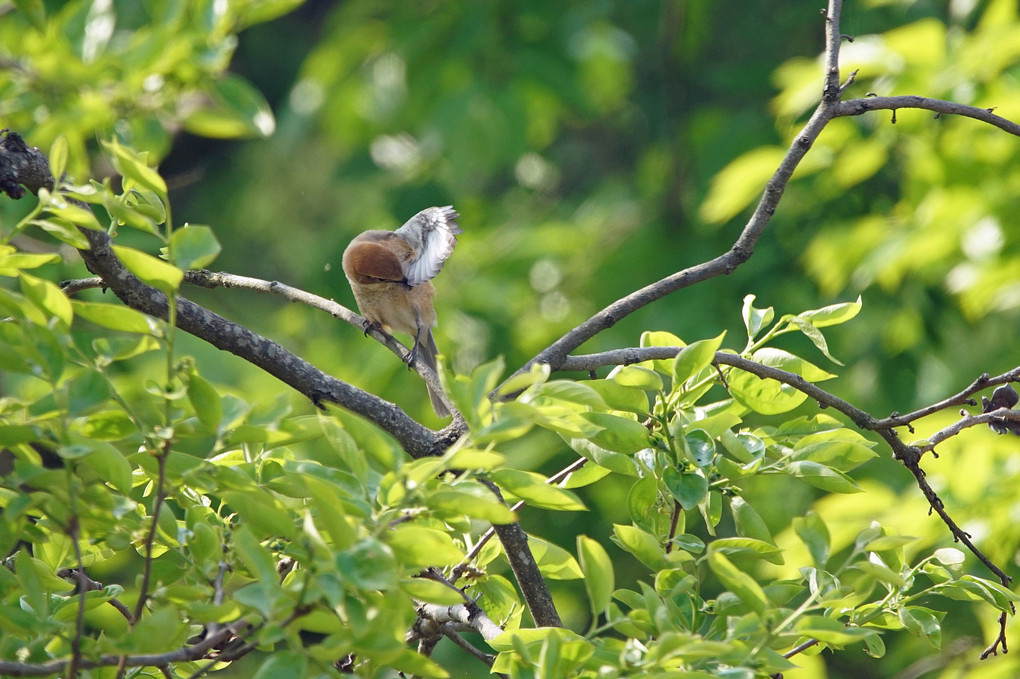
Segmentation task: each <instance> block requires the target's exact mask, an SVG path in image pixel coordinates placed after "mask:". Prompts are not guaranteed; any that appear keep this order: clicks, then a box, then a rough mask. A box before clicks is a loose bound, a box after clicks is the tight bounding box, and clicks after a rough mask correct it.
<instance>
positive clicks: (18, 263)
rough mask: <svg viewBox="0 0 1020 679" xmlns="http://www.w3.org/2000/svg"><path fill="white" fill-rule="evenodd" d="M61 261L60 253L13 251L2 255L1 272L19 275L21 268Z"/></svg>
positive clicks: (33, 267) (0, 257) (0, 256)
mask: <svg viewBox="0 0 1020 679" xmlns="http://www.w3.org/2000/svg"><path fill="white" fill-rule="evenodd" d="M59 261H60V256H59V255H43V254H36V253H24V252H13V253H10V254H5V255H0V272H2V274H3V275H5V276H14V275H17V274H18V272H19V271H20V270H21V269H35V268H37V267H40V266H44V265H46V264H55V263H56V262H59Z"/></svg>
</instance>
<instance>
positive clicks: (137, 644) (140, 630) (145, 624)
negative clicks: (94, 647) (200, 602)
mask: <svg viewBox="0 0 1020 679" xmlns="http://www.w3.org/2000/svg"><path fill="white" fill-rule="evenodd" d="M187 632H188V627H187V626H186V625H185V624H184V623H182V622H181V620H180V615H179V614H178V612H177V611H176V610H175V609H174V608H171V607H170V606H165V605H164V606H162V607H161V608H157V609H156V610H155V611H153V612H152V613H150V614H147V615H144V616H143V617H142V619H141V621H140V622H138V623H137V624H135V626H134V627H132V628H131V631H130V632H129V633H128V635H127V638H126V639H125V641H124V644H125V648H124V650H130V651H132V652H134V653H163V652H166V651H170V650H172V649H173V648H175V647H176V646H177V645H178V644H179V643H180V641H178V638H179V637H181V636H182V635H186V634H187Z"/></svg>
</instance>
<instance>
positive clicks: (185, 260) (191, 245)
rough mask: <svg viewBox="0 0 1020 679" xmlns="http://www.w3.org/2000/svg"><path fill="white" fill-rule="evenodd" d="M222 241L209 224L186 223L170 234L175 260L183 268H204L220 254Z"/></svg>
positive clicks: (171, 251) (172, 253)
mask: <svg viewBox="0 0 1020 679" xmlns="http://www.w3.org/2000/svg"><path fill="white" fill-rule="evenodd" d="M221 249H222V248H221V247H220V243H219V241H218V240H216V235H215V234H214V233H213V230H212V229H210V228H209V227H208V226H192V225H190V224H185V225H184V227H182V228H180V229H177V230H176V231H174V232H173V235H171V236H170V253H171V255H172V260H173V262H174V263H175V264H176V265H177V266H179V267H180V268H182V269H185V270H187V269H202V268H204V267H206V266H209V264H210V263H212V261H213V260H214V259H216V256H217V255H218V254H220V250H221Z"/></svg>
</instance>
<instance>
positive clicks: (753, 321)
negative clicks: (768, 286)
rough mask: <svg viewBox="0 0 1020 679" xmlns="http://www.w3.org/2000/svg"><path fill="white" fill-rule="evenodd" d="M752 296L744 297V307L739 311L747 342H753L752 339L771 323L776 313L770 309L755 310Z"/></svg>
mask: <svg viewBox="0 0 1020 679" xmlns="http://www.w3.org/2000/svg"><path fill="white" fill-rule="evenodd" d="M754 298H755V296H754V295H745V296H744V307H743V309H741V312H740V313H741V316H742V317H743V319H744V327H745V328H746V329H747V339H748V342H749V343H750V342H753V341H754V338H755V337H757V336H758V334H759V333H760V332H761V331H762V330H763V329H764V328H765V326H767V325H768V324H769V323H771V322H772V319H773V318H775V315H776V312H775V310H773V308H772V307H767V308H765V309H756V308H755V307H754Z"/></svg>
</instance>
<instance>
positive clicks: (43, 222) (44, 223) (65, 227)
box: [28, 217, 89, 250]
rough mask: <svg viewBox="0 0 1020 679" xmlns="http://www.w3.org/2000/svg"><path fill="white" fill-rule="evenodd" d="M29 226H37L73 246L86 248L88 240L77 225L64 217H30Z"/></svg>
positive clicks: (80, 248)
mask: <svg viewBox="0 0 1020 679" xmlns="http://www.w3.org/2000/svg"><path fill="white" fill-rule="evenodd" d="M28 223H29V224H30V225H31V226H38V227H39V228H40V229H42V230H43V231H45V232H46V233H48V234H50V235H51V236H53V237H54V238H57V239H59V240H61V241H63V242H65V243H67V244H68V245H70V246H71V247H73V248H77V249H79V250H88V248H89V240H88V238H86V237H85V235H84V234H83V233H82V232H81V231H79V230H78V227H77V226H75V225H74V224H72V223H70V222H69V221H67V220H65V219H60V218H58V217H54V218H53V219H30V220H29V221H28Z"/></svg>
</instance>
